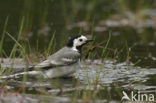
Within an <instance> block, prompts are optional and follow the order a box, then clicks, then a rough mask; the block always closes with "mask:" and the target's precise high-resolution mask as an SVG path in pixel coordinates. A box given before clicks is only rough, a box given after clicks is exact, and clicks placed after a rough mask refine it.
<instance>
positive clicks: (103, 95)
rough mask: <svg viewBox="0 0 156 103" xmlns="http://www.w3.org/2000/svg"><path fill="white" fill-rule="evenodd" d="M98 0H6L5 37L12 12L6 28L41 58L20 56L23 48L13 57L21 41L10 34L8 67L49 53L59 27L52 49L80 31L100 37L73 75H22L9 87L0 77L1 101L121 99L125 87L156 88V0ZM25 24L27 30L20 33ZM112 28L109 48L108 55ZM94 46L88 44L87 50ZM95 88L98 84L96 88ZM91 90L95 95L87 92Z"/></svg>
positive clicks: (1, 15)
mask: <svg viewBox="0 0 156 103" xmlns="http://www.w3.org/2000/svg"><path fill="white" fill-rule="evenodd" d="M94 1H95V0H85V1H84V0H69V1H65V0H38V1H36V2H34V1H32V0H24V1H20V0H14V1H10V0H5V1H4V0H0V40H1V37H2V35H1V34H3V32H4V31H5V30H4V28H5V27H4V26H5V21H6V18H7V17H8V25H7V27H6V32H9V33H10V34H11V35H12V36H13V37H14V38H15V39H18V41H19V42H20V43H21V44H22V45H24V47H25V48H26V54H28V55H30V57H31V58H32V59H35V60H36V61H35V60H32V61H33V62H32V61H31V60H30V62H29V61H27V62H25V61H24V60H23V59H19V58H21V57H23V56H21V55H22V54H21V52H20V49H19V48H17V51H16V54H15V55H13V57H14V56H15V57H19V58H15V60H13V61H12V60H11V61H10V60H9V58H8V57H10V53H11V51H12V48H13V46H14V44H15V42H14V41H13V40H12V39H11V38H9V37H8V36H7V35H5V38H4V43H3V52H1V51H0V56H1V58H4V57H6V58H7V59H3V60H2V59H0V64H1V67H2V68H6V67H10V68H11V70H12V69H13V68H15V69H23V68H25V67H28V64H29V66H32V65H34V64H36V63H37V62H39V61H40V60H38V59H39V58H41V60H42V59H44V58H42V57H44V56H45V55H46V56H47V54H46V52H47V48H48V44H49V42H50V40H51V38H52V37H53V35H54V33H55V38H54V41H53V44H52V47H51V50H50V54H52V53H54V52H56V51H57V50H58V49H60V48H61V47H63V46H64V45H65V44H66V42H67V41H68V38H69V36H72V35H77V34H84V35H86V34H93V37H94V38H95V42H93V43H92V44H90V45H89V47H91V46H95V47H96V49H95V50H94V51H93V52H92V53H90V56H89V58H87V59H88V60H85V61H84V68H82V69H81V70H79V71H77V72H76V73H75V74H74V77H73V78H58V79H52V80H44V79H43V80H41V81H36V80H35V79H34V78H32V79H31V78H30V80H28V81H27V82H26V83H25V84H24V83H23V80H21V79H18V80H15V79H11V80H8V81H7V83H6V86H5V88H6V89H7V91H4V88H2V87H3V84H4V80H3V81H2V80H0V81H1V86H0V87H1V88H0V94H3V95H4V96H0V102H2V101H6V103H10V101H12V100H14V101H17V102H18V103H19V101H21V100H24V101H23V102H24V103H29V102H32V103H38V102H45V103H46V102H47V103H48V102H51V101H53V102H58V103H60V102H67V103H69V102H73V101H76V102H86V101H84V100H82V98H89V97H90V98H89V99H88V101H89V102H93V103H95V102H97V103H98V102H99V103H102V102H103V103H105V102H109V103H120V102H121V98H122V95H123V94H122V92H123V91H125V92H126V93H130V92H131V91H135V92H137V91H142V92H148V93H154V94H156V92H155V90H156V79H155V78H156V19H155V18H156V7H155V1H154V0H148V1H147V0H138V1H136V0H128V1H127V2H128V3H127V2H126V3H124V2H123V4H122V3H121V2H120V1H122V0H98V1H97V2H94ZM140 1H141V2H140ZM142 1H143V2H142ZM124 7H125V8H124ZM126 7H127V8H126ZM148 7H150V8H148ZM145 8H146V9H145ZM125 10H126V11H125ZM22 23H23V25H22ZM21 27H23V29H22V33H21V34H20V36H19V37H18V34H19V32H20V30H19V29H20V28H21ZM110 34H111V38H110V41H109V44H108V47H107V48H108V49H107V50H106V52H105V53H104V55H102V52H103V48H104V47H105V46H106V43H107V40H108V39H109V36H110ZM89 47H88V46H86V47H85V48H84V51H85V50H87V48H89ZM30 48H31V49H30ZM1 53H2V55H1ZM85 53H86V52H84V53H83V54H84V55H83V56H85ZM41 54H43V55H44V56H42V55H41ZM33 57H34V58H33ZM102 60H104V61H102ZM34 62H35V63H34ZM15 64H16V65H15ZM5 82H6V81H5ZM22 85H24V86H25V93H23V94H22V93H21V91H20V93H17V94H18V95H16V96H15V95H14V94H13V93H14V92H15V91H18V90H19V88H21V86H22ZM95 89H97V90H98V91H96V93H95ZM3 92H4V93H3ZM12 92H13V93H12ZM87 93H88V95H89V94H94V93H95V95H94V96H93V97H92V96H88V95H87V96H88V97H87V96H86V94H87ZM23 95H24V96H23ZM38 95H39V96H38ZM74 99H75V100H74Z"/></svg>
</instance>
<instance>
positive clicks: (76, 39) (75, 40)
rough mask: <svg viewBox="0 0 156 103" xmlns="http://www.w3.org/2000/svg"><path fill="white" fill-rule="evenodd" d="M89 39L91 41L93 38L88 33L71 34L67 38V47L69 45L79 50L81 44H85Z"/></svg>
mask: <svg viewBox="0 0 156 103" xmlns="http://www.w3.org/2000/svg"><path fill="white" fill-rule="evenodd" d="M90 41H93V40H92V39H91V36H89V35H87V36H84V35H77V36H73V37H71V38H70V39H69V41H68V44H67V47H70V48H72V49H73V50H75V51H81V48H82V46H83V45H85V44H87V43H88V42H90Z"/></svg>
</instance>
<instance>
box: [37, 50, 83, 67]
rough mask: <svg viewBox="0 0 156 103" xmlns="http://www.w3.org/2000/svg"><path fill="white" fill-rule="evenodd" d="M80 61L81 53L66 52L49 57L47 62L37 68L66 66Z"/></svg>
mask: <svg viewBox="0 0 156 103" xmlns="http://www.w3.org/2000/svg"><path fill="white" fill-rule="evenodd" d="M79 59H80V53H77V52H75V51H71V50H66V51H65V50H64V51H63V52H62V51H59V52H57V53H56V54H54V55H52V56H50V57H48V59H47V60H45V61H43V62H41V63H39V64H37V65H36V66H35V67H36V68H46V67H56V66H65V65H70V64H73V63H76V62H77V61H78V60H79Z"/></svg>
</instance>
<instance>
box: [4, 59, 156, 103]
mask: <svg viewBox="0 0 156 103" xmlns="http://www.w3.org/2000/svg"><path fill="white" fill-rule="evenodd" d="M8 60H9V59H8ZM16 60H17V61H19V60H21V59H19V60H18V59H16ZM5 61H7V60H5ZM9 61H10V60H9ZM7 63H8V62H7ZM14 63H16V62H14ZM13 65H16V64H13ZM3 66H4V64H3ZM6 66H8V65H6ZM155 78H156V68H142V67H139V66H135V65H134V64H133V63H131V62H121V63H117V61H116V60H105V61H101V60H93V61H92V60H86V61H84V62H83V68H82V69H81V70H78V71H77V72H76V73H75V74H74V75H73V78H71V77H68V78H59V79H51V80H47V79H44V80H40V81H38V80H35V79H32V78H30V79H28V81H26V82H25V83H24V87H25V89H26V93H25V96H24V97H23V96H20V94H18V95H19V96H15V97H14V99H15V100H17V101H19V100H21V99H24V100H25V101H26V103H28V101H31V102H33V103H36V102H38V101H48V100H49V99H51V98H52V100H54V101H57V102H58V103H60V102H61V101H64V102H72V100H71V99H70V98H71V97H72V95H75V94H74V93H75V92H79V94H77V95H78V97H77V98H80V97H81V96H82V93H83V92H84V91H92V92H93V91H95V88H96V89H97V90H99V91H98V93H97V95H96V101H97V102H113V101H114V102H119V103H120V101H121V96H120V95H118V94H122V91H123V90H124V91H125V92H130V91H140V92H143V93H145V92H146V93H155V90H156V86H155V85H156V84H155V82H154V81H155ZM5 82H6V81H5ZM2 83H4V81H3V80H1V84H2ZM95 83H97V84H96V85H95ZM22 85H23V82H22V80H20V79H18V80H15V79H10V80H7V85H6V87H5V88H7V90H8V91H9V90H18V88H20V87H21V86H22ZM36 93H37V94H38V93H39V94H41V95H44V96H47V97H46V98H45V97H42V96H41V98H40V99H38V98H37V97H34V96H33V95H35V94H36ZM106 93H108V94H109V96H106ZM28 94H32V95H28ZM49 94H50V95H51V96H50V95H49ZM5 95H9V94H5ZM11 95H13V94H11ZM99 95H100V96H99ZM64 96H65V97H64ZM60 97H63V98H62V99H59V100H57V99H58V98H60ZM1 99H2V100H4V101H5V100H6V101H7V100H8V99H9V98H8V97H7V96H6V97H5V98H2V97H1ZM10 99H11V98H10ZM77 101H79V102H80V101H83V100H81V99H77ZM90 101H92V100H90Z"/></svg>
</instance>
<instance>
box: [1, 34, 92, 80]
mask: <svg viewBox="0 0 156 103" xmlns="http://www.w3.org/2000/svg"><path fill="white" fill-rule="evenodd" d="M90 41H93V40H92V39H91V36H83V35H78V36H74V37H71V38H70V40H69V41H68V43H67V45H66V46H65V47H63V48H62V49H60V50H59V51H57V52H56V53H54V54H53V55H51V56H49V57H48V58H47V59H46V60H45V61H43V62H41V63H39V64H37V65H35V66H34V67H33V68H28V70H27V71H25V72H24V71H22V72H21V71H20V72H18V73H15V74H13V75H9V76H5V77H4V76H3V78H10V77H18V76H20V75H24V74H28V75H29V74H30V75H36V74H41V75H43V76H44V77H47V78H56V77H62V76H67V75H70V74H72V73H74V72H75V71H76V70H78V69H79V68H81V63H80V58H81V48H82V46H83V45H85V44H87V43H88V42H90Z"/></svg>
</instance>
